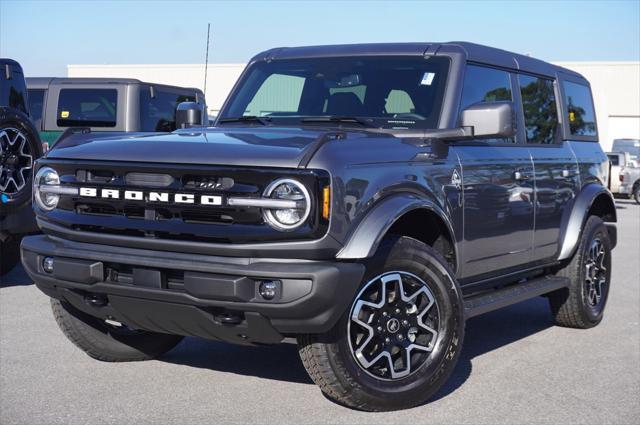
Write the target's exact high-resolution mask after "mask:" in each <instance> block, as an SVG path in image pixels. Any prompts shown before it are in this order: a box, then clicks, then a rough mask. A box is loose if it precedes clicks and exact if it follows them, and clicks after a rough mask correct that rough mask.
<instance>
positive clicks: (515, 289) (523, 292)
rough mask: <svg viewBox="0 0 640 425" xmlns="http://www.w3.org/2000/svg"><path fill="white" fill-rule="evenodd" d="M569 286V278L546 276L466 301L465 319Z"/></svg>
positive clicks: (472, 297)
mask: <svg viewBox="0 0 640 425" xmlns="http://www.w3.org/2000/svg"><path fill="white" fill-rule="evenodd" d="M568 286H569V278H567V277H556V276H544V277H540V278H536V279H532V280H529V281H528V282H525V283H516V284H514V285H510V286H507V287H506V288H502V289H498V290H495V291H492V292H489V293H483V294H480V295H475V296H471V297H469V298H465V299H464V313H465V317H466V318H467V319H468V318H471V317H475V316H479V315H481V314H484V313H488V312H490V311H493V310H497V309H499V308H502V307H506V306H509V305H512V304H516V303H519V302H521V301H525V300H528V299H530V298H535V297H537V296H540V295H543V294H546V293H548V292H553V291H555V290H558V289H561V288H566V287H568Z"/></svg>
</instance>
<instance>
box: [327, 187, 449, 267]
mask: <svg viewBox="0 0 640 425" xmlns="http://www.w3.org/2000/svg"><path fill="white" fill-rule="evenodd" d="M387 234H398V235H400V236H409V237H412V238H414V239H417V240H419V241H421V242H424V243H426V244H427V245H430V246H432V247H434V248H435V249H436V250H438V251H440V252H441V254H443V257H445V259H446V260H447V261H448V262H449V264H450V265H451V266H452V268H453V269H454V271H455V270H457V269H458V253H457V247H456V243H455V236H454V235H455V233H454V232H453V226H452V225H451V222H450V220H449V219H448V218H447V216H446V214H445V213H444V211H443V210H442V208H440V207H439V206H438V205H437V204H436V203H435V202H433V201H432V200H429V199H425V198H420V197H417V196H416V195H413V194H398V195H393V196H390V197H388V198H386V199H384V200H382V201H380V202H379V203H378V204H377V205H376V206H374V207H373V208H372V209H371V210H370V211H369V212H368V213H367V215H366V216H365V217H364V218H363V219H362V221H361V222H360V223H359V224H358V226H357V227H356V229H355V230H354V231H352V232H351V234H350V236H349V238H348V239H347V242H346V243H345V245H344V247H343V248H342V249H341V250H340V252H339V253H338V254H337V258H338V259H340V260H350V259H362V258H369V257H372V256H373V255H374V254H375V252H376V250H377V249H378V246H379V245H380V242H382V239H384V237H385V236H386V235H387Z"/></svg>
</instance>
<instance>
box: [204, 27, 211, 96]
mask: <svg viewBox="0 0 640 425" xmlns="http://www.w3.org/2000/svg"><path fill="white" fill-rule="evenodd" d="M210 30H211V24H210V23H209V24H207V53H206V56H205V60H204V90H202V92H203V93H204V95H205V96H206V95H207V68H208V66H209V31H210Z"/></svg>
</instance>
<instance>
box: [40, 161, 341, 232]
mask: <svg viewBox="0 0 640 425" xmlns="http://www.w3.org/2000/svg"><path fill="white" fill-rule="evenodd" d="M45 165H46V166H49V167H51V168H53V169H55V170H56V171H57V172H58V174H59V175H60V179H61V184H63V185H66V186H71V187H73V186H75V187H90V188H95V189H96V190H102V189H113V190H114V191H117V192H118V193H124V191H143V192H144V193H145V196H148V194H149V191H150V190H158V191H160V192H163V193H169V194H170V195H171V196H170V201H169V202H167V201H156V202H151V199H150V198H147V199H146V200H135V199H133V200H132V199H102V198H100V199H99V198H96V199H92V198H88V197H86V196H85V197H80V196H72V195H61V196H60V202H59V203H58V208H56V209H55V210H54V211H52V212H50V213H47V214H46V215H45V216H44V218H45V219H50V220H52V221H54V222H55V223H56V224H59V225H63V226H66V227H68V228H70V229H74V230H80V231H83V232H97V233H103V234H109V235H122V236H129V237H139V238H156V239H168V240H185V241H198V242H215V243H247V242H260V241H265V242H268V241H287V240H291V241H295V240H301V239H317V238H320V237H322V236H323V235H324V234H325V233H326V231H327V229H328V224H329V223H328V220H324V219H322V218H321V217H320V214H319V213H318V211H319V210H320V208H319V207H318V206H319V200H318V199H317V198H316V197H315V195H316V194H318V193H322V187H324V186H327V185H329V176H328V174H327V173H325V172H322V171H309V170H281V169H260V170H252V169H245V168H229V167H185V166H175V165H148V164H134V165H132V164H122V163H104V164H98V163H95V162H92V163H91V164H87V165H85V166H82V165H81V164H76V163H73V164H70V163H69V162H68V161H55V160H46V159H44V160H41V164H40V166H45ZM283 177H291V178H295V179H297V180H299V181H300V182H302V183H303V184H304V185H305V186H307V188H308V189H309V193H311V194H312V195H311V196H312V213H311V215H310V219H309V220H308V221H307V223H305V225H303V226H300V227H299V228H297V229H295V230H294V231H291V232H280V231H277V230H275V229H273V228H271V227H270V226H269V225H268V224H266V223H265V222H264V219H263V214H262V210H261V209H260V208H258V207H250V206H229V205H226V203H225V202H224V199H226V198H228V197H244V198H251V197H255V198H259V197H261V196H262V193H263V192H264V190H265V188H266V187H267V186H268V185H269V183H271V182H272V181H274V180H276V179H278V178H283ZM132 183H137V184H138V185H134V184H132ZM156 183H157V189H156V188H154V186H153V185H154V184H156ZM179 193H187V194H193V196H194V197H198V199H200V197H201V196H203V195H206V196H217V197H220V198H221V199H223V202H222V205H202V204H200V203H199V202H198V203H181V204H180V203H177V202H176V200H175V196H174V195H175V194H179ZM122 198H124V195H122Z"/></svg>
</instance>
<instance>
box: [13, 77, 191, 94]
mask: <svg viewBox="0 0 640 425" xmlns="http://www.w3.org/2000/svg"><path fill="white" fill-rule="evenodd" d="M25 80H26V82H27V88H29V89H46V88H48V87H49V86H51V85H54V84H61V85H62V84H64V85H67V84H68V85H73V84H100V85H102V84H104V85H110V84H148V85H152V86H154V87H170V88H174V89H181V90H194V91H197V92H198V93H202V90H200V89H198V88H195V87H181V86H172V85H168V84H158V83H147V82H145V81H140V80H138V79H135V78H99V77H95V78H94V77H88V78H87V77H66V78H65V77H28V78H25Z"/></svg>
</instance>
